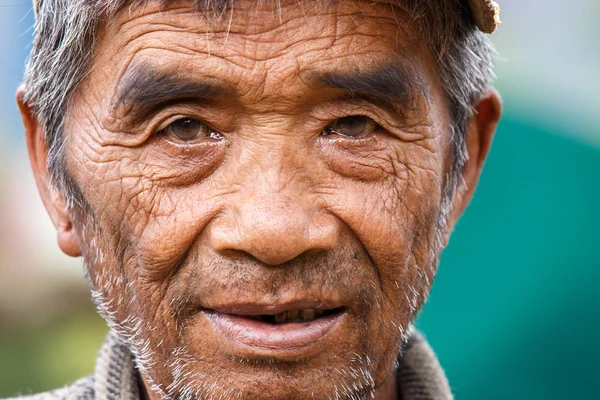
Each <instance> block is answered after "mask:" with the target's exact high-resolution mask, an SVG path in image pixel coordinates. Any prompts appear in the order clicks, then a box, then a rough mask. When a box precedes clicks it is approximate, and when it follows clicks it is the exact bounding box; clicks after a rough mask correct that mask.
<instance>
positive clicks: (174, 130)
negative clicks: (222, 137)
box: [163, 118, 217, 142]
mask: <svg viewBox="0 0 600 400" xmlns="http://www.w3.org/2000/svg"><path fill="white" fill-rule="evenodd" d="M163 133H164V134H165V135H170V136H173V137H175V138H176V139H179V140H181V141H182V142H191V141H193V140H197V139H202V138H205V137H213V136H214V135H216V134H217V133H216V132H214V131H212V130H211V129H210V128H209V127H208V126H207V125H206V124H205V123H204V122H202V121H199V120H197V119H194V118H181V119H178V120H177V121H175V122H173V123H171V124H170V125H169V126H167V127H166V128H165V129H164V130H163Z"/></svg>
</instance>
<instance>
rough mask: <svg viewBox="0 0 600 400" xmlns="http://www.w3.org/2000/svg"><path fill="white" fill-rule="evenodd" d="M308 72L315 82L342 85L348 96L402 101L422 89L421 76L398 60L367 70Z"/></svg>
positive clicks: (333, 86)
mask: <svg viewBox="0 0 600 400" xmlns="http://www.w3.org/2000/svg"><path fill="white" fill-rule="evenodd" d="M309 75H310V80H311V81H312V82H313V83H314V84H316V85H319V86H326V87H329V88H334V89H342V90H345V91H346V92H347V93H348V94H349V95H350V96H361V97H367V98H370V99H372V100H374V101H376V102H381V103H386V102H394V103H399V104H405V103H409V102H412V101H413V100H414V98H415V96H417V95H418V94H421V93H423V87H422V84H421V82H422V80H421V77H420V76H416V75H415V74H413V73H411V72H409V71H408V70H407V69H406V68H404V67H403V66H402V65H397V64H388V65H383V66H380V67H378V68H376V69H372V70H366V71H352V72H343V71H332V72H324V73H317V72H311V73H310V74H309Z"/></svg>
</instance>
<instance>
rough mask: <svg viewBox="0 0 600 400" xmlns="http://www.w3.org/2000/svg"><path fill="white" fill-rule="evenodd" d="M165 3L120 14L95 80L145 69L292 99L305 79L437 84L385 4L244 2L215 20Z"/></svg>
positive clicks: (108, 31)
mask: <svg viewBox="0 0 600 400" xmlns="http://www.w3.org/2000/svg"><path fill="white" fill-rule="evenodd" d="M163 3H164V2H162V3H155V2H149V3H147V4H145V5H144V6H143V7H129V8H124V9H123V10H121V11H120V12H119V13H118V14H117V15H116V16H115V17H114V18H112V19H111V20H110V22H109V23H107V24H105V26H104V29H103V30H102V32H101V35H100V40H99V43H98V45H97V50H98V51H97V52H96V55H97V56H96V59H95V68H94V71H93V72H94V73H96V74H97V75H98V74H100V75H102V74H103V75H104V76H103V78H104V79H103V80H104V81H105V80H111V81H114V80H120V79H121V78H123V77H124V76H127V73H128V72H130V71H131V70H132V69H134V68H135V67H136V66H139V65H142V64H143V65H145V66H148V65H151V66H153V67H154V69H160V70H163V71H164V70H168V71H169V72H170V73H174V72H176V73H177V74H179V75H182V76H189V75H197V74H198V73H201V74H202V76H203V77H204V78H207V79H211V78H214V79H218V80H228V81H229V82H230V83H231V84H232V85H238V86H239V85H242V84H249V85H251V86H252V85H254V86H260V87H261V88H262V90H263V92H268V90H265V89H266V88H269V87H271V85H276V86H277V91H278V92H279V94H285V93H284V92H289V93H288V94H289V95H292V94H293V93H294V92H295V91H297V89H298V87H297V86H298V85H299V84H301V83H302V82H303V81H305V80H306V78H307V72H308V71H322V72H328V71H331V70H335V71H337V72H339V71H346V72H358V71H360V70H374V69H377V68H378V66H381V65H388V64H396V65H398V66H403V68H404V69H410V70H412V72H413V73H414V75H415V77H417V76H420V75H428V74H431V75H434V72H433V69H434V68H433V62H432V61H431V59H430V56H429V53H428V51H427V49H426V46H425V45H424V43H423V42H422V41H421V40H419V37H418V35H416V34H415V33H414V32H415V31H416V30H415V29H412V28H411V27H410V25H409V23H408V21H409V19H408V16H407V15H406V13H405V12H404V10H402V9H401V8H400V7H397V6H394V5H392V4H391V3H389V2H383V1H380V2H375V3H374V2H360V1H341V0H340V1H298V0H290V1H286V0H282V1H258V2H257V1H249V0H248V1H245V0H240V1H235V2H232V3H230V6H229V7H227V8H225V9H218V10H217V11H216V12H215V11H214V10H213V11H212V12H209V11H208V10H206V9H202V8H201V7H199V6H194V5H193V3H192V2H190V1H177V2H170V3H169V4H167V5H165V4H163ZM282 82H283V83H286V84H284V85H283V86H282ZM263 94H264V93H263Z"/></svg>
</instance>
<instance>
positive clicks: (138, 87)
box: [112, 65, 233, 111]
mask: <svg viewBox="0 0 600 400" xmlns="http://www.w3.org/2000/svg"><path fill="white" fill-rule="evenodd" d="M232 92H233V88H231V87H227V86H225V85H223V84H222V83H217V82H215V81H214V80H212V79H208V78H205V77H194V78H191V77H185V76H179V75H177V74H174V73H169V72H166V71H160V70H157V69H154V68H153V67H150V66H148V65H140V66H136V67H133V68H132V69H131V71H129V72H127V73H126V74H125V75H124V76H123V78H122V79H121V82H120V83H119V85H118V90H117V95H116V96H115V98H114V99H113V102H112V109H113V110H114V111H117V110H119V109H121V108H123V107H125V108H126V109H130V108H136V107H144V108H152V107H153V106H158V105H160V104H163V103H168V102H170V101H175V100H182V99H188V100H191V101H194V102H200V103H202V102H210V101H211V100H214V99H216V98H217V97H220V96H224V95H228V94H231V93H232Z"/></svg>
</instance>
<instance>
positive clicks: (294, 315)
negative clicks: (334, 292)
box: [243, 307, 343, 325]
mask: <svg viewBox="0 0 600 400" xmlns="http://www.w3.org/2000/svg"><path fill="white" fill-rule="evenodd" d="M342 311H343V307H339V308H334V309H331V310H323V309H318V308H305V309H302V310H287V311H282V312H280V313H277V314H275V315H269V314H263V315H245V316H243V317H244V318H248V319H252V320H254V321H261V322H264V323H267V324H275V325H281V324H290V323H300V322H312V321H315V320H317V319H319V318H324V317H329V316H331V315H334V314H337V313H340V312H342Z"/></svg>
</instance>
